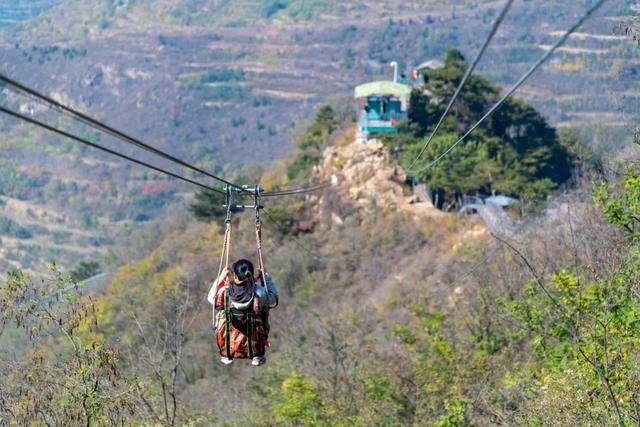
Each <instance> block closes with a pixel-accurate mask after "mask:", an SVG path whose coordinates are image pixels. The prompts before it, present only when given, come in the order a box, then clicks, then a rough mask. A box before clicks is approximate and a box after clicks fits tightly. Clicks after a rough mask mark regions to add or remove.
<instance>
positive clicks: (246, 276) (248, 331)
mask: <svg viewBox="0 0 640 427" xmlns="http://www.w3.org/2000/svg"><path fill="white" fill-rule="evenodd" d="M231 270H232V273H233V274H231V275H230V274H229V273H230V272H229V269H228V268H225V269H224V270H223V271H222V273H221V274H220V276H219V277H218V278H217V279H216V281H215V283H214V284H213V286H212V287H211V290H210V291H209V295H208V296H207V300H208V301H209V303H211V304H212V305H213V306H214V308H215V311H214V313H215V316H214V322H215V323H214V329H215V334H216V341H217V343H218V348H219V349H220V356H221V359H220V361H221V362H222V363H224V364H225V365H228V364H230V363H232V362H233V359H251V364H252V365H254V366H259V365H262V364H264V363H265V362H266V361H267V359H266V357H265V351H266V347H267V346H268V345H269V309H270V308H273V307H274V306H275V305H277V303H278V291H277V289H276V286H275V284H274V283H273V280H271V276H269V274H268V273H266V272H265V273H264V280H265V282H266V288H265V286H262V285H259V284H257V283H256V279H255V278H254V271H253V264H252V263H251V262H250V261H248V260H246V259H241V260H238V261H236V262H235V263H233V266H232V269H231ZM258 273H259V277H261V276H262V272H261V271H259V270H258Z"/></svg>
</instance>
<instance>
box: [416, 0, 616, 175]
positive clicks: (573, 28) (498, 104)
mask: <svg viewBox="0 0 640 427" xmlns="http://www.w3.org/2000/svg"><path fill="white" fill-rule="evenodd" d="M606 1H607V0H600V1H598V2H597V3H596V4H594V5H593V6H592V7H591V8H590V9H588V10H587V11H586V12H585V13H584V15H582V17H580V19H578V20H577V21H576V22H575V23H574V24H573V26H571V28H569V30H567V32H566V33H565V34H564V35H563V36H562V37H561V38H560V40H558V41H557V42H556V44H554V45H553V46H552V47H551V48H549V50H547V51H546V52H545V53H544V55H542V57H540V59H539V60H538V61H537V62H536V63H535V64H533V66H531V68H530V69H529V71H527V72H526V73H525V74H524V75H523V76H522V77H521V78H520V80H518V81H517V82H516V84H514V85H513V87H512V88H511V89H510V90H509V91H508V92H507V93H506V94H505V95H504V96H503V97H502V98H500V100H498V102H496V104H495V105H494V106H493V107H491V109H490V110H489V111H487V112H486V113H485V114H484V116H482V117H481V118H480V120H478V121H477V122H476V124H474V125H473V126H472V127H471V128H470V129H469V130H468V131H467V132H466V133H465V134H464V135H462V137H460V139H458V140H457V141H456V142H454V143H453V144H452V145H451V146H449V148H447V149H446V150H445V151H444V152H443V153H442V154H440V155H439V156H438V157H436V158H435V159H434V160H432V161H431V162H429V163H428V164H427V165H425V166H424V167H422V168H420V169H418V170H414V171H412V172H424V171H425V170H427V169H429V168H431V167H432V166H434V165H435V164H436V163H438V162H439V161H440V160H442V159H443V158H444V157H445V156H447V155H448V154H449V153H450V152H451V151H452V150H453V149H454V148H456V147H457V146H458V145H459V144H460V143H462V141H464V140H465V139H466V138H467V137H468V136H469V135H470V134H471V133H472V132H473V131H474V130H476V129H477V128H478V126H480V125H481V124H482V122H484V121H485V120H486V119H487V118H489V116H491V115H492V114H493V113H494V112H495V111H496V110H497V109H498V108H500V107H501V106H502V104H504V102H505V101H506V100H507V99H508V98H509V97H510V96H511V95H513V93H514V92H515V91H516V90H518V89H519V88H520V86H522V85H523V84H524V83H525V82H526V81H527V80H528V79H529V77H531V75H532V74H533V73H534V72H535V71H536V70H537V69H538V68H539V67H540V66H541V65H542V64H543V63H544V62H546V60H547V59H549V57H550V56H551V54H553V52H555V51H556V49H558V48H559V47H560V46H562V45H563V44H564V43H565V42H566V41H567V39H568V38H569V36H570V35H571V34H572V33H573V32H575V31H576V30H577V29H578V27H580V26H581V25H582V24H583V23H584V21H586V20H587V19H588V18H589V17H590V16H591V15H592V14H593V13H594V12H595V11H596V10H598V9H599V8H600V6H602V5H603V4H604V3H605V2H606Z"/></svg>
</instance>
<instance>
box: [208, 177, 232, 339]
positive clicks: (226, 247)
mask: <svg viewBox="0 0 640 427" xmlns="http://www.w3.org/2000/svg"><path fill="white" fill-rule="evenodd" d="M231 202H232V199H231V189H230V188H229V187H228V186H227V188H226V193H225V205H226V208H227V216H226V218H225V221H224V223H225V228H224V241H223V243H222V254H221V255H220V265H219V267H218V275H217V276H216V280H218V278H219V277H220V274H221V273H222V266H223V265H224V266H225V267H227V268H228V267H229V253H230V252H231V227H232V225H231ZM223 263H224V264H223ZM227 279H230V278H229V277H227ZM214 286H218V283H215V284H214ZM216 302H217V295H214V303H213V308H212V310H211V324H212V325H213V329H214V330H215V329H216V326H217V325H216Z"/></svg>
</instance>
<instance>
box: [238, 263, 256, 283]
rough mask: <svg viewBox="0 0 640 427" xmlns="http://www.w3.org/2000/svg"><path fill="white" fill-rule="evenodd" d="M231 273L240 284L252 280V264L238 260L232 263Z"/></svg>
mask: <svg viewBox="0 0 640 427" xmlns="http://www.w3.org/2000/svg"><path fill="white" fill-rule="evenodd" d="M233 272H234V273H235V274H236V276H238V279H240V280H241V281H242V282H244V281H246V280H247V279H249V278H253V264H252V263H251V261H249V260H246V259H239V260H238V261H236V262H234V263H233Z"/></svg>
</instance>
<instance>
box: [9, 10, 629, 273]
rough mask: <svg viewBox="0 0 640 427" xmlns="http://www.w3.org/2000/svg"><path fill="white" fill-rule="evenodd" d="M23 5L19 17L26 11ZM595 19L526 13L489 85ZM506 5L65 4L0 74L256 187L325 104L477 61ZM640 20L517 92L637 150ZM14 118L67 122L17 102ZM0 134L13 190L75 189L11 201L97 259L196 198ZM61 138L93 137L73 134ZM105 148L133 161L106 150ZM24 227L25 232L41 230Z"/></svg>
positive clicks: (602, 36)
mask: <svg viewBox="0 0 640 427" xmlns="http://www.w3.org/2000/svg"><path fill="white" fill-rule="evenodd" d="M24 3H25V2H13V3H12V4H13V5H14V10H18V9H16V7H17V6H16V5H22V4H24ZM587 3H588V2H583V1H579V2H569V3H567V2H561V1H557V0H553V1H545V2H532V1H523V2H516V5H515V6H514V8H513V9H512V11H511V12H510V14H509V16H508V18H507V20H506V21H505V24H504V25H503V27H502V28H501V30H500V31H499V33H498V35H497V37H496V39H495V42H494V44H493V47H492V48H490V49H489V51H488V52H487V54H486V57H485V59H484V60H483V62H482V63H481V65H480V67H479V72H480V73H481V74H483V75H485V76H487V77H488V78H490V79H492V80H494V81H496V82H497V83H499V84H502V85H509V84H511V83H513V82H515V80H516V79H517V78H518V77H519V75H520V74H521V73H522V72H524V71H525V70H526V69H527V68H528V66H529V65H530V64H531V63H532V62H533V61H534V60H535V59H536V58H537V57H538V56H539V55H541V54H542V52H543V51H544V49H545V48H546V47H547V46H549V45H550V44H552V43H553V41H554V40H556V39H557V37H559V31H562V30H563V29H565V28H567V27H568V26H569V25H570V24H571V23H572V22H573V21H574V20H575V19H576V18H577V16H578V15H579V14H580V13H581V12H582V10H583V9H584V7H586V5H587ZM29 4H32V5H33V4H40V5H42V7H41V8H40V9H38V11H39V12H42V11H44V10H45V9H46V8H47V7H48V6H49V5H52V4H53V2H45V1H41V2H29ZM501 5H502V2H497V1H468V0H467V1H455V2H448V1H446V2H445V1H436V0H432V1H428V2H419V1H412V2H402V3H393V2H382V1H363V0H359V1H353V2H338V1H325V0H289V1H264V0H263V1H258V0H254V1H249V0H238V1H221V0H218V1H214V2H211V1H204V0H171V1H169V0H163V1H154V2H133V1H117V2H114V1H112V0H108V1H107V0H91V1H87V2H75V1H64V0H63V1H61V2H60V4H58V5H57V6H55V7H53V8H51V9H50V10H48V11H46V12H44V13H42V14H40V15H38V16H37V17H36V18H34V19H32V20H29V21H26V22H24V23H21V24H17V25H13V26H11V27H9V28H7V29H5V31H4V34H3V37H2V39H1V41H0V70H2V72H4V73H6V74H8V75H10V76H14V77H17V78H19V79H20V80H21V81H23V82H24V83H27V84H29V85H32V86H34V87H35V88H37V89H40V90H42V91H44V92H46V93H48V94H51V95H53V96H55V97H57V98H58V99H61V100H64V101H65V102H68V103H69V104H71V105H74V106H76V107H79V108H82V109H84V110H86V111H89V112H91V113H92V114H93V115H95V116H97V117H98V118H100V119H104V120H105V121H106V122H108V123H109V124H112V125H114V126H116V127H118V128H121V129H123V130H126V131H127V132H129V133H131V134H133V135H136V136H139V137H143V138H144V139H145V140H146V141H148V142H150V143H152V144H154V145H157V146H159V147H162V148H165V149H167V150H169V151H170V152H171V153H173V154H176V155H179V156H181V157H183V158H185V159H187V160H190V161H194V162H197V163H198V164H199V165H201V166H203V167H206V168H208V169H210V170H214V171H216V172H220V173H223V174H225V175H226V176H234V175H247V174H249V175H250V174H251V170H252V169H253V168H255V166H251V165H256V164H258V165H259V167H261V168H263V169H265V168H268V167H269V166H270V164H272V162H273V161H275V160H277V159H279V158H281V157H282V156H285V155H287V153H289V152H290V143H289V141H290V137H291V133H292V132H295V131H296V129H297V128H298V127H299V126H300V125H301V124H302V123H303V122H304V121H305V120H306V118H307V117H309V115H310V113H311V112H312V111H313V109H314V107H316V106H317V105H318V104H319V103H321V102H326V101H329V102H331V103H333V104H335V105H336V106H338V107H339V109H341V110H343V111H347V110H348V109H349V108H350V107H351V106H352V102H351V91H352V88H353V86H354V85H356V84H358V83H360V82H362V81H366V80H369V79H373V78H379V77H388V76H389V75H390V71H391V70H390V68H389V67H388V62H389V61H391V60H396V61H398V62H399V63H400V64H401V65H402V68H403V70H405V72H407V71H409V70H410V69H411V67H412V66H413V65H414V64H417V63H420V62H422V61H424V60H426V59H430V58H434V57H440V56H442V55H443V54H444V52H446V50H447V49H448V48H450V47H458V48H459V49H461V50H462V51H463V52H464V53H465V54H466V55H467V56H469V57H471V56H472V55H474V54H475V52H476V51H477V49H478V48H479V46H480V43H481V42H482V39H483V38H484V36H485V34H486V33H487V31H488V27H489V25H490V24H491V22H492V20H493V19H494V17H495V16H496V14H497V13H498V10H499V8H500V7H501ZM633 5H634V2H633V1H629V0H611V1H610V2H608V3H607V4H606V5H605V6H604V7H603V8H602V9H601V10H600V11H599V13H598V14H597V16H596V17H594V18H593V19H592V20H591V21H589V23H588V24H587V25H586V26H585V27H584V28H583V29H582V30H581V32H580V33H579V34H576V35H575V36H574V37H572V39H571V42H570V43H568V44H567V45H566V47H565V48H563V49H562V50H561V52H560V53H559V54H557V55H556V56H554V58H553V60H552V61H551V62H550V63H549V64H547V65H546V66H545V67H543V69H542V70H541V71H540V72H539V73H538V74H537V75H536V76H535V78H534V79H532V80H531V81H530V82H529V83H528V84H527V85H526V86H525V87H524V88H522V90H521V91H520V95H521V96H523V97H524V98H525V100H527V101H530V102H531V103H532V104H533V105H534V106H535V107H536V108H537V109H538V110H539V111H541V112H542V113H543V114H545V115H546V116H547V117H548V118H549V119H550V121H551V123H552V124H554V125H560V126H582V127H583V133H584V134H585V135H588V136H589V138H590V139H592V140H593V143H594V146H596V147H597V145H598V143H599V141H600V140H601V138H600V136H601V135H603V134H604V133H605V132H609V131H611V130H613V131H616V132H619V134H620V136H621V138H620V139H619V140H620V141H621V142H622V141H623V138H624V137H630V136H631V135H629V134H628V132H626V130H625V131H623V130H622V129H623V127H622V125H624V124H629V123H632V122H635V120H636V119H637V116H638V108H639V107H638V106H639V105H640V103H639V102H638V97H639V96H640V92H638V91H637V90H636V88H635V85H634V84H633V83H634V82H635V81H636V80H637V76H638V73H639V72H640V71H639V70H640V69H639V68H638V67H639V65H640V58H638V53H637V49H636V48H635V46H634V45H633V43H632V42H630V41H627V39H623V37H622V35H621V34H619V31H618V30H616V28H617V26H618V24H619V23H620V22H621V20H622V18H620V16H623V15H626V16H628V15H629V13H630V10H631V9H632V7H633ZM0 10H5V11H6V10H8V9H7V8H5V7H4V6H3V9H0ZM34 15H35V13H34ZM2 102H3V103H6V104H7V105H11V106H13V107H15V108H19V109H20V110H22V111H27V112H32V113H33V114H34V116H36V117H40V118H46V119H49V120H56V121H57V120H58V119H55V118H54V117H53V116H51V115H50V114H49V113H47V112H46V111H44V110H43V109H42V107H41V106H39V105H37V104H33V103H32V102H28V101H27V100H26V99H24V98H21V97H19V96H16V95H15V94H13V93H10V92H9V91H7V90H6V89H5V90H4V91H3V96H2ZM1 120H2V121H1V123H2V126H3V129H5V131H6V133H7V134H9V135H11V137H10V138H6V139H3V140H2V141H0V146H1V147H2V149H3V152H7V153H9V155H8V156H6V157H5V158H4V159H3V160H1V161H0V163H1V165H4V166H6V167H13V168H14V169H15V170H16V175H15V176H16V179H15V180H13V181H12V182H11V184H10V185H11V186H15V185H18V184H17V183H18V182H21V180H23V179H26V178H29V179H32V180H33V182H37V183H44V181H42V180H39V178H41V177H43V176H47V177H49V179H47V180H46V183H44V184H43V185H42V186H40V187H38V186H37V185H35V184H34V188H36V189H38V188H40V189H41V190H43V191H44V189H45V188H47V185H48V186H49V187H54V188H58V187H59V188H63V189H62V190H60V191H57V192H56V191H50V192H48V193H46V192H45V193H46V194H45V195H44V196H43V195H40V196H38V191H35V192H33V191H30V192H29V191H28V192H26V193H25V194H21V193H20V192H19V191H14V190H15V189H12V188H7V187H5V188H4V189H0V190H1V191H2V193H3V194H5V195H7V196H10V197H12V198H16V199H18V200H20V201H21V202H27V203H32V204H34V206H33V207H32V208H31V209H36V210H37V209H38V208H39V207H40V208H44V207H45V206H46V207H51V208H54V209H56V210H60V211H63V212H65V214H66V215H69V217H70V223H74V224H80V227H85V226H86V225H87V224H88V229H90V230H93V231H95V233H96V234H97V236H96V238H98V240H99V241H100V242H102V243H101V244H99V245H98V246H97V248H100V247H101V246H102V245H104V244H108V242H109V241H110V239H113V236H114V235H117V234H118V233H120V232H126V230H127V229H131V228H132V227H134V228H139V227H141V226H142V225H143V224H145V223H147V221H148V220H151V219H155V218H161V217H162V215H163V212H165V209H166V208H167V207H168V206H180V205H182V204H184V200H185V197H187V198H188V195H187V194H185V192H189V191H191V190H192V189H189V188H185V187H183V186H180V185H176V184H174V183H168V182H166V181H164V180H161V181H158V180H157V177H154V176H153V175H152V174H147V173H146V172H145V171H141V170H140V169H138V168H133V167H131V166H129V165H126V164H124V163H122V162H117V161H114V160H113V159H110V158H107V157H104V156H102V155H96V154H94V153H93V152H92V151H90V150H84V149H81V148H77V147H75V146H74V145H73V144H72V143H68V142H63V141H61V140H60V139H57V138H53V137H51V136H49V135H46V134H44V133H41V132H34V131H32V130H30V129H29V128H26V127H24V126H17V125H16V124H15V122H14V121H12V120H7V119H6V118H2V119H1ZM58 123H60V124H61V125H64V126H66V127H67V128H68V129H72V130H74V131H77V132H81V133H83V134H84V135H88V136H90V137H92V138H95V137H96V135H95V134H94V133H91V132H89V131H88V130H86V129H82V128H81V127H80V126H79V125H77V124H72V123H69V122H68V121H66V119H65V120H61V121H59V122H58ZM624 129H628V127H626V128H624ZM25 141H28V143H25ZM100 141H101V142H102V143H104V144H107V145H109V146H110V147H114V148H118V149H123V150H126V152H127V153H132V151H131V150H130V149H128V148H125V147H122V146H121V145H118V144H117V143H116V142H115V141H112V140H110V139H109V138H106V137H102V138H100ZM609 149H611V147H610V146H608V147H607V150H609ZM5 150H6V151H5ZM141 157H142V158H145V159H148V157H147V156H145V155H143V154H142V155H141ZM158 164H161V165H163V163H162V162H158ZM58 181H60V182H61V183H62V186H59V185H58V184H57V182H58ZM29 182H31V181H29ZM72 183H73V184H72ZM154 186H156V187H154ZM150 188H151V189H150ZM159 189H160V190H159ZM43 191H40V192H41V193H42V192H43ZM43 194H44V193H43ZM70 200H73V203H69V201H70ZM14 221H16V223H17V224H18V225H19V226H25V225H28V224H29V221H30V220H29V218H23V217H16V218H15V219H14ZM83 224H84V225H83ZM73 227H75V226H73ZM93 231H92V232H93ZM70 232H71V233H72V234H73V233H74V232H73V231H70ZM0 234H1V233H0ZM7 237H11V236H7ZM78 239H79V241H82V239H80V238H79V237H78ZM51 256H53V255H52V254H46V255H44V254H43V255H42V258H43V259H47V258H51ZM83 256H84V257H90V256H91V252H88V253H87V254H86V255H83ZM83 256H79V257H73V259H83ZM14 258H17V259H18V260H19V259H21V257H20V256H19V255H16V256H14ZM16 262H18V261H16Z"/></svg>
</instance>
